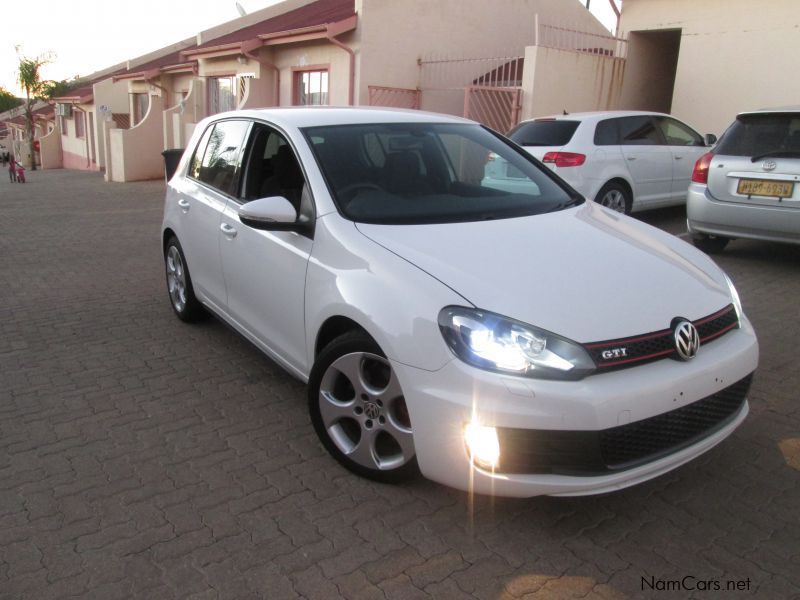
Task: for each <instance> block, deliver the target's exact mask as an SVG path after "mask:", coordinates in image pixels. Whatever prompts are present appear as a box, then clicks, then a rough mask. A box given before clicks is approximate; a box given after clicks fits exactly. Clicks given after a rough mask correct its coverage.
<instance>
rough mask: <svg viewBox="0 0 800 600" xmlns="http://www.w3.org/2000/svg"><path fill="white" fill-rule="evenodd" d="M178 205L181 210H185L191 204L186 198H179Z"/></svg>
mask: <svg viewBox="0 0 800 600" xmlns="http://www.w3.org/2000/svg"><path fill="white" fill-rule="evenodd" d="M178 206H180V207H181V209H183V212H186V211H187V210H189V209H190V208H191V207H192V205H191V204H190V203H189V201H188V200H187V199H186V198H181V199H180V200H178Z"/></svg>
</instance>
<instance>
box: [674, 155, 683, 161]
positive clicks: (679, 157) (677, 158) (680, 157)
mask: <svg viewBox="0 0 800 600" xmlns="http://www.w3.org/2000/svg"><path fill="white" fill-rule="evenodd" d="M682 158H683V157H682V156H676V157H675V160H681V159H682Z"/></svg>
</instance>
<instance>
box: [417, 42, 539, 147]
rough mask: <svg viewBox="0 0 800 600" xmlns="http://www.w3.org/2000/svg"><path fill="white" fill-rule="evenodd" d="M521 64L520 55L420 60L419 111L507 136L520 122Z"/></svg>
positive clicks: (427, 58)
mask: <svg viewBox="0 0 800 600" xmlns="http://www.w3.org/2000/svg"><path fill="white" fill-rule="evenodd" d="M524 63H525V58H524V57H523V56H521V53H519V52H498V53H497V54H496V55H494V56H478V57H464V56H458V57H452V56H426V57H424V58H421V59H420V60H419V67H420V84H419V87H420V89H421V91H422V97H421V100H422V107H423V108H424V109H425V110H431V111H434V112H443V113H447V114H452V115H458V116H464V117H467V118H468V119H472V120H473V121H478V122H479V123H483V124H484V125H486V126H487V127H491V128H492V129H495V130H496V131H499V132H501V133H507V132H508V130H509V129H511V128H512V127H513V126H514V125H516V124H517V122H518V121H519V118H520V112H521V99H522V71H523V67H524Z"/></svg>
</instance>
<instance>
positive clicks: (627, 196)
mask: <svg viewBox="0 0 800 600" xmlns="http://www.w3.org/2000/svg"><path fill="white" fill-rule="evenodd" d="M594 201H595V202H597V203H598V204H602V205H603V206H605V207H606V208H610V209H611V210H615V211H617V212H620V213H624V214H626V215H629V214H631V207H632V206H633V199H632V198H631V193H630V192H629V191H628V189H627V188H626V187H625V186H624V185H622V184H619V183H616V182H614V181H609V182H608V183H607V184H605V185H604V186H603V187H602V188H601V189H600V191H599V192H597V196H596V197H595V199H594Z"/></svg>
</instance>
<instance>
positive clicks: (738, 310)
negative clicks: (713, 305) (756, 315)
mask: <svg viewBox="0 0 800 600" xmlns="http://www.w3.org/2000/svg"><path fill="white" fill-rule="evenodd" d="M723 275H725V282H726V283H727V284H728V291H729V292H730V294H731V301H732V302H733V308H735V309H736V318H737V319H738V320H739V327H741V326H742V316H744V312H743V311H742V301H741V300H740V299H739V292H737V291H736V286H734V285H733V282H732V281H731V278H730V277H728V275H727V273H723Z"/></svg>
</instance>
